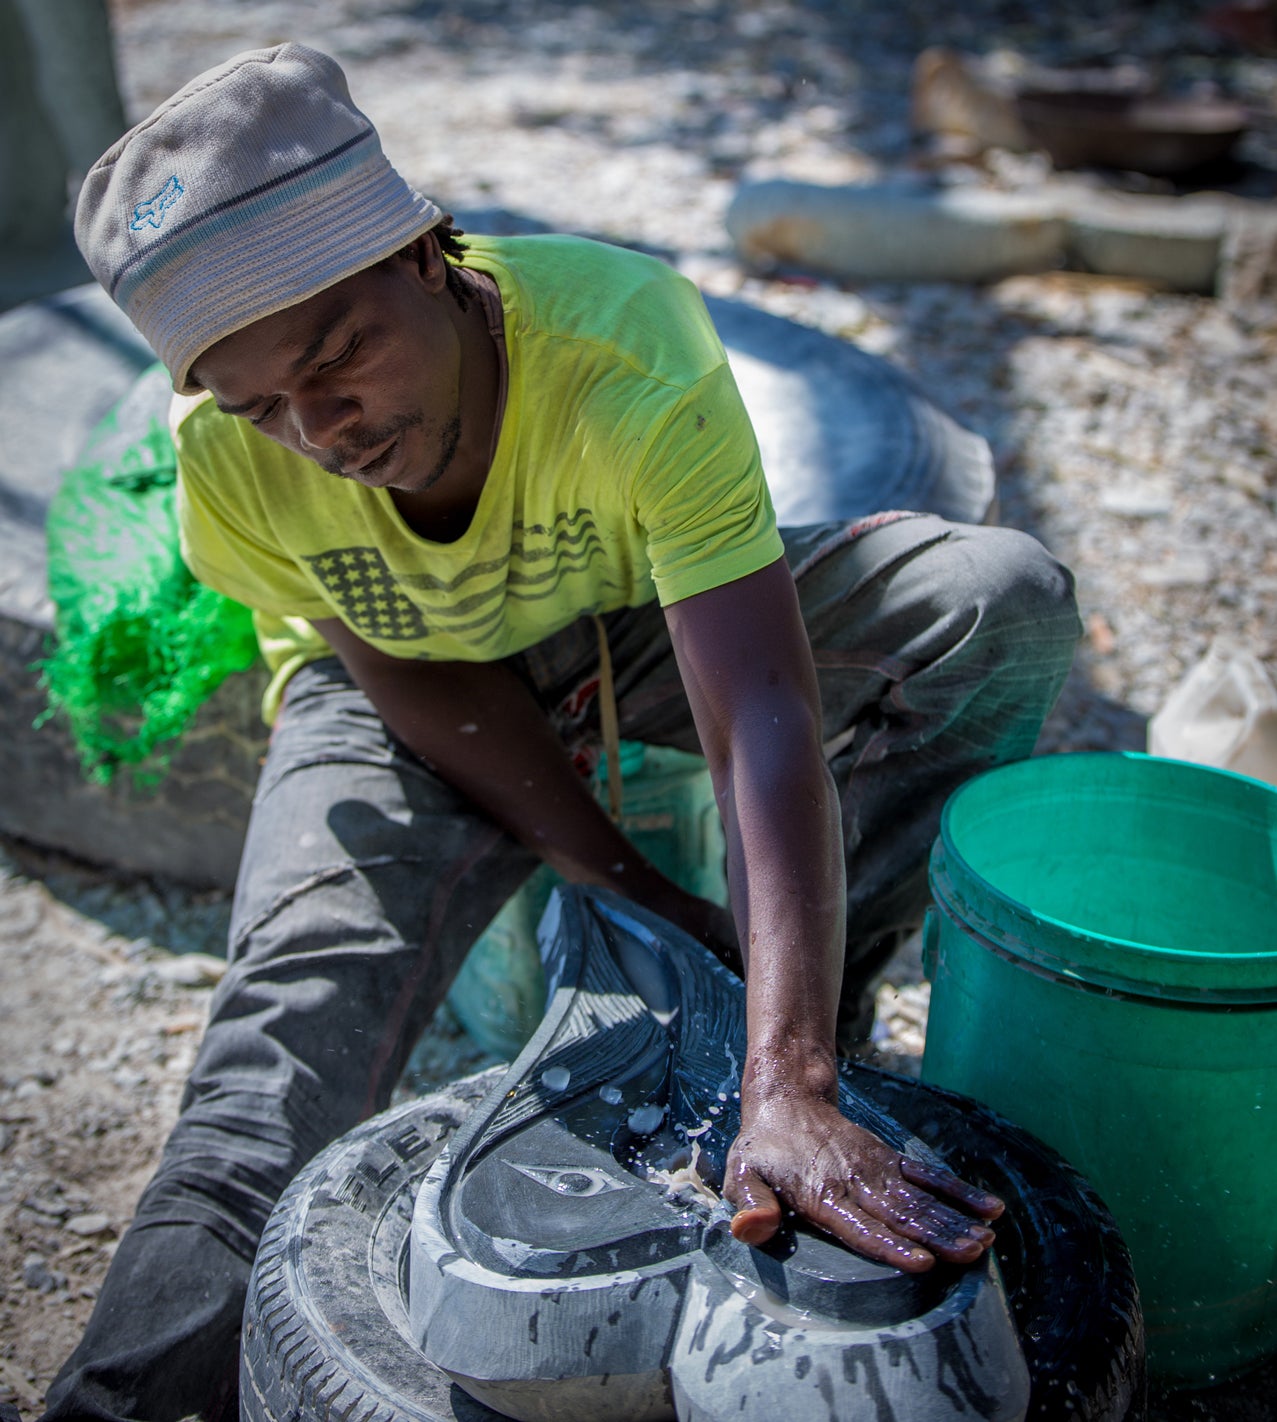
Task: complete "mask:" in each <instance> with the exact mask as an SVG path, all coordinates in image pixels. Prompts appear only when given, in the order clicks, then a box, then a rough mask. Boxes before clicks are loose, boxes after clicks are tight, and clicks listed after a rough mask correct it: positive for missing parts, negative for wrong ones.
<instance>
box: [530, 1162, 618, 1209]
mask: <svg viewBox="0 0 1277 1422" xmlns="http://www.w3.org/2000/svg"><path fill="white" fill-rule="evenodd" d="M506 1164H507V1165H510V1166H512V1167H513V1168H514V1169H515V1170H517V1171H518V1172H519V1174H520V1175H526V1176H527V1177H528V1179H529V1180H535V1181H536V1183H537V1184H538V1185H544V1186H545V1188H546V1189H547V1190H553V1191H554V1193H555V1194H556V1195H565V1196H568V1197H570V1198H572V1199H575V1200H588V1199H589V1198H590V1197H591V1196H593V1195H605V1194H607V1192H608V1191H609V1190H627V1189H628V1188H629V1186H628V1185H627V1184H626V1182H625V1181H624V1180H618V1179H617V1178H616V1177H615V1176H614V1175H609V1174H608V1173H607V1171H606V1170H597V1169H595V1168H594V1167H593V1166H577V1165H561V1166H554V1165H515V1163H514V1161H512V1160H510V1161H507V1162H506Z"/></svg>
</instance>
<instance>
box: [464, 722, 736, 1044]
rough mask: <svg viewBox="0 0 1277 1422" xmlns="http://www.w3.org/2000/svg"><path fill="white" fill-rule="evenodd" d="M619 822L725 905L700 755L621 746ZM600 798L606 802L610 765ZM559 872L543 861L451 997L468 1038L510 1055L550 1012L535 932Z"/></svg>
mask: <svg viewBox="0 0 1277 1422" xmlns="http://www.w3.org/2000/svg"><path fill="white" fill-rule="evenodd" d="M620 758H621V779H622V781H623V782H624V786H625V794H624V801H623V805H622V810H621V828H622V829H623V830H624V831H625V833H626V835H627V836H628V838H629V840H630V843H631V844H633V845H634V846H635V848H637V849H638V850H640V851H641V852H642V853H643V854H644V855H646V857H647V858H648V859H649V860H651V862H652V863H653V864H654V865H655V866H656V867H657V868H658V869H659V870H660V871H661V872H662V873H663V874H665V875H667V876H668V877H669V878H671V879H673V880H674V882H675V883H676V884H679V885H681V886H682V887H683V888H684V889H687V890H688V891H689V893H693V894H699V895H700V896H701V897H702V898H705V899H712V900H713V901H714V902H715V903H718V904H726V902H727V873H726V865H725V854H726V851H725V847H724V841H723V826H722V821H721V820H720V819H719V814H718V805H717V803H716V802H715V799H714V787H713V784H712V783H711V781H710V777H709V769H708V767H707V766H706V764H705V760H704V757H703V756H699V755H691V754H689V753H688V752H686V751H680V750H674V749H672V748H671V747H668V746H645V745H643V744H641V743H640V742H638V741H622V742H621V757H620ZM599 774H600V780H601V782H602V783H601V784H600V785H599V786H597V787H596V794H598V796H599V798H600V799H602V800H604V801H605V802H606V799H607V790H606V783H607V769H606V763H601V764H600V766H599ZM560 882H561V880H560V879H559V876H558V875H557V874H555V873H554V872H553V871H552V870H550V869H548V868H547V867H546V866H545V865H542V866H541V867H540V868H539V869H537V870H536V871H535V872H534V873H533V874H532V877H531V878H530V879H529V880H528V881H527V883H525V884H524V885H523V887H522V888H521V889H520V890H519V891H518V893H517V894H515V895H514V896H513V897H512V898H511V899H510V900H509V902H508V903H507V904H505V906H504V907H503V908H502V909H501V911H500V913H498V914H497V916H496V917H495V918H494V919H493V920H492V922H491V923H490V924H489V925H488V927H487V928H486V929H485V930H484V932H483V935H482V936H481V937H480V938H479V940H478V942H476V943H475V945H474V947H473V948H472V949H471V950H470V952H469V953H468V954H467V955H466V960H465V962H464V963H463V964H462V965H461V971H460V972H459V973H458V974H457V976H456V977H455V978H454V979H453V983H452V988H451V990H450V991H449V993H448V1006H449V1007H451V1008H452V1010H453V1012H454V1013H455V1014H456V1016H457V1018H458V1020H459V1021H460V1022H461V1025H462V1026H463V1027H464V1028H465V1029H466V1033H467V1035H468V1036H469V1037H470V1038H471V1039H472V1040H473V1041H474V1042H476V1043H477V1044H478V1045H479V1046H481V1047H482V1048H483V1049H484V1050H485V1051H488V1052H492V1053H493V1054H494V1055H495V1056H499V1057H504V1058H506V1059H512V1058H514V1057H515V1056H517V1055H518V1052H519V1050H520V1048H521V1047H522V1046H523V1044H524V1043H525V1042H526V1041H527V1040H528V1038H529V1037H530V1036H531V1035H532V1034H533V1032H535V1031H536V1029H537V1026H538V1024H539V1023H540V1021H541V1018H542V1016H543V1014H544V1012H545V975H544V973H543V972H542V970H541V955H540V953H539V952H538V951H537V944H536V930H537V925H538V924H539V923H540V921H541V914H542V912H543V911H544V909H545V906H546V903H547V902H548V901H549V898H550V892H551V890H552V889H553V888H554V887H555V885H556V884H558V883H560Z"/></svg>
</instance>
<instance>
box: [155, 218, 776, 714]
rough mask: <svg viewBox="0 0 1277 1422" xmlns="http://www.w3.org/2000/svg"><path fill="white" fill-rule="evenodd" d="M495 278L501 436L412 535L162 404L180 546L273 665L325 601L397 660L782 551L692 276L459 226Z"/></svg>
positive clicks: (368, 504)
mask: <svg viewBox="0 0 1277 1422" xmlns="http://www.w3.org/2000/svg"><path fill="white" fill-rule="evenodd" d="M466 240H467V243H468V245H469V250H468V252H467V254H466V261H465V264H466V265H467V266H468V267H473V268H475V269H477V270H480V271H485V272H488V273H489V274H490V275H491V276H492V277H493V279H494V280H495V281H496V283H497V286H498V288H499V290H500V293H501V301H502V309H503V319H504V331H505V341H506V353H507V359H508V365H509V377H508V389H507V396H506V408H505V414H504V418H503V420H502V425H501V431H500V437H499V440H498V443H497V448H496V452H495V455H494V458H493V463H492V467H491V469H490V471H489V473H488V476H487V479H486V481H485V484H484V487H483V490H482V493H481V495H480V499H479V504H478V508H477V510H476V512H475V515H474V518H473V520H472V521H471V524H470V527H469V528H468V529H467V530H466V532H465V533H464V534H463V535H462V536H461V537H460V538H458V539H457V540H456V541H455V542H451V543H435V542H432V541H430V540H429V539H426V538H423V537H421V536H420V535H419V534H417V533H415V532H413V530H412V529H410V528H409V527H408V525H407V524H406V523H405V522H404V521H403V519H402V518H401V517H400V515H399V513H398V511H397V510H396V508H395V506H394V503H393V502H392V500H391V497H390V494H389V493H388V492H387V491H386V490H384V489H369V488H365V487H364V486H363V485H360V484H358V483H356V482H354V481H353V480H349V479H339V478H337V477H335V476H334V475H332V474H329V473H327V472H326V471H325V470H323V469H321V468H320V467H319V466H318V465H316V464H313V463H311V462H310V461H309V460H307V459H304V458H303V457H301V456H300V455H297V454H292V453H290V452H289V451H287V450H285V449H283V448H282V447H281V446H279V445H277V444H275V443H273V442H272V441H271V440H268V439H267V438H266V437H265V436H264V435H262V434H261V433H259V432H258V431H257V430H255V429H254V428H253V427H252V426H251V425H250V424H249V423H248V422H247V421H246V420H242V419H238V418H236V417H234V416H228V415H223V414H222V413H221V412H220V411H218V410H217V408H216V407H215V406H214V404H213V403H212V400H211V397H209V396H207V395H202V396H197V397H194V398H192V399H182V398H179V399H177V400H176V401H175V403H174V412H173V425H174V431H173V432H174V440H175V443H176V445H177V452H178V474H179V480H178V510H179V517H180V523H181V532H182V553H183V557H184V558H185V559H186V562H187V564H188V565H189V567H190V568H191V571H192V572H193V573H194V574H195V576H196V577H197V578H199V579H200V581H201V582H204V583H207V584H208V585H209V586H211V587H214V588H216V589H218V590H219V591H221V592H223V593H225V594H227V596H229V597H232V598H235V599H236V600H237V601H239V602H242V603H245V604H247V605H248V606H249V607H251V608H253V609H254V611H255V612H256V613H257V614H258V616H257V623H258V634H259V639H260V640H261V642H262V648H263V652H264V653H265V655H266V658H267V661H268V663H269V664H270V666H271V667H272V670H273V671H274V672H275V673H276V675H275V677H274V679H273V682H272V688H271V691H270V692H269V693H268V695H267V704H266V711H267V715H268V719H270V718H271V717H272V716H273V713H274V710H275V708H276V703H277V700H278V694H279V692H280V690H281V689H282V682H283V680H284V679H285V678H286V677H287V676H288V675H290V674H291V673H292V671H294V670H295V669H296V667H297V666H298V665H299V664H300V663H301V662H303V661H305V660H308V659H309V658H311V657H314V656H319V655H323V654H324V652H325V651H326V647H325V644H324V643H323V641H322V639H320V638H319V637H318V634H316V633H315V632H314V629H313V628H311V627H310V625H309V622H308V621H307V619H310V618H328V617H339V618H341V619H342V621H344V622H345V623H346V624H347V626H348V627H350V628H351V630H352V631H354V632H355V633H357V634H358V635H359V636H360V637H362V638H363V639H364V640H365V641H367V642H369V643H371V644H372V645H373V646H375V647H378V648H380V649H381V650H382V651H384V652H386V653H388V654H389V655H391V656H395V657H406V658H431V659H442V660H463V661H494V660H497V659H499V658H501V657H505V656H509V655H511V654H513V653H515V652H518V651H522V650H523V649H525V648H527V647H529V646H531V645H533V644H534V643H535V642H538V641H540V640H541V639H542V638H544V637H547V636H549V635H550V634H552V633H554V632H557V631H559V630H560V629H561V628H563V627H566V626H567V625H568V624H569V623H571V622H573V621H574V620H575V619H576V618H578V617H579V616H581V615H582V614H584V613H589V612H610V611H613V610H615V609H617V608H621V607H638V606H641V605H643V604H644V603H647V602H650V601H651V600H652V598H653V597H657V598H659V600H660V602H661V604H662V606H666V605H668V604H669V603H672V602H678V601H680V600H681V599H683V598H686V597H691V596H692V595H693V594H695V593H698V592H704V591H707V590H708V589H710V588H713V587H719V586H721V585H722V584H724V583H727V582H731V581H733V580H734V579H736V578H740V577H744V576H745V575H746V574H748V573H752V572H756V571H757V570H758V569H759V568H762V567H764V566H766V565H767V564H768V563H771V562H773V561H775V559H776V558H778V557H780V556H781V554H782V552H783V546H782V544H781V541H780V536H779V534H778V532H777V530H776V522H775V516H774V514H773V511H772V506H771V500H770V497H769V495H768V492H767V485H766V482H765V480H764V477H763V470H762V465H761V461H760V459H759V454H758V445H757V442H756V440H755V438H754V432H753V429H752V427H751V425H750V422H749V418H748V416H747V414H746V413H745V409H744V406H743V405H742V403H741V399H740V395H739V393H738V391H737V389H736V384H735V381H734V380H733V378H732V375H731V371H730V369H729V368H728V364H727V358H726V355H725V353H724V351H723V347H722V344H721V342H720V341H719V339H718V336H717V334H716V332H715V331H714V327H713V324H712V322H711V321H710V318H709V315H708V313H707V312H706V310H705V306H704V303H703V302H702V301H701V299H700V296H699V294H698V293H697V291H696V289H695V287H694V286H693V285H692V284H691V283H690V282H689V281H687V280H686V279H685V278H683V277H681V276H679V275H678V274H677V273H676V272H674V271H673V270H672V269H671V268H670V267H668V266H666V265H665V264H664V263H662V262H659V261H657V260H655V259H654V258H651V257H646V256H642V255H640V254H637V253H634V252H630V251H626V250H625V249H623V248H618V247H611V246H608V245H606V244H603V243H598V242H590V241H587V240H585V239H582V238H573V237H558V236H545V237H540V236H538V237H515V238H504V239H500V238H477V237H476V238H469V237H467V239H466Z"/></svg>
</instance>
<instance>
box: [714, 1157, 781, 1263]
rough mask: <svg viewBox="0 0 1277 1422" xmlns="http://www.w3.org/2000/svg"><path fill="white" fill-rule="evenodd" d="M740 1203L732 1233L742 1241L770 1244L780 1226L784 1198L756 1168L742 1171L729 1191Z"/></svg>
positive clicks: (729, 1194)
mask: <svg viewBox="0 0 1277 1422" xmlns="http://www.w3.org/2000/svg"><path fill="white" fill-rule="evenodd" d="M725 1193H726V1194H727V1197H728V1199H729V1200H731V1202H732V1204H733V1205H735V1206H736V1213H735V1214H734V1215H733V1216H732V1234H733V1235H734V1236H735V1237H736V1238H737V1239H739V1240H740V1241H741V1243H742V1244H752V1245H759V1244H766V1243H767V1241H768V1240H769V1239H770V1238H771V1237H772V1235H774V1234H775V1233H776V1231H777V1230H778V1229H779V1228H780V1201H779V1200H778V1199H777V1198H776V1195H775V1193H774V1192H773V1190H772V1189H771V1187H770V1186H768V1185H767V1184H766V1182H765V1181H763V1180H762V1179H761V1177H759V1176H757V1175H755V1174H754V1172H753V1171H752V1170H745V1171H742V1172H741V1173H740V1174H739V1175H738V1176H737V1177H736V1178H735V1179H734V1180H733V1181H731V1183H730V1187H729V1189H728V1190H727V1191H725Z"/></svg>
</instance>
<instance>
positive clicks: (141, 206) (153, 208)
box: [129, 173, 186, 232]
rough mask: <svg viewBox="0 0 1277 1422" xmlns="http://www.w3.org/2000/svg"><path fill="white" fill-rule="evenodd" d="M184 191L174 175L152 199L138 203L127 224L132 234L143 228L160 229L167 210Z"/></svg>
mask: <svg viewBox="0 0 1277 1422" xmlns="http://www.w3.org/2000/svg"><path fill="white" fill-rule="evenodd" d="M185 191H186V189H185V188H184V187H183V186H182V185H181V183H179V182H178V180H177V174H176V173H174V174H173V176H172V177H171V178H170V179H169V180H168V182H167V183H165V184H164V186H163V187H162V188H161V189H160V190H159V192H158V193H156V194H155V196H154V197H153V198H148V199H147V200H146V201H145V202H140V203H138V205H137V206H136V207H135V208H134V209H133V221H132V222H130V223H129V226H130V227H131V228H132V229H133V231H134V232H141V230H142V229H143V228H144V227H162V226H163V225H164V219H165V217H166V216H167V215H168V210H169V208H170V207H172V206H173V204H174V203H175V202H176V201H177V200H178V198H180V197H181V196H182V194H183V193H184V192H185Z"/></svg>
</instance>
